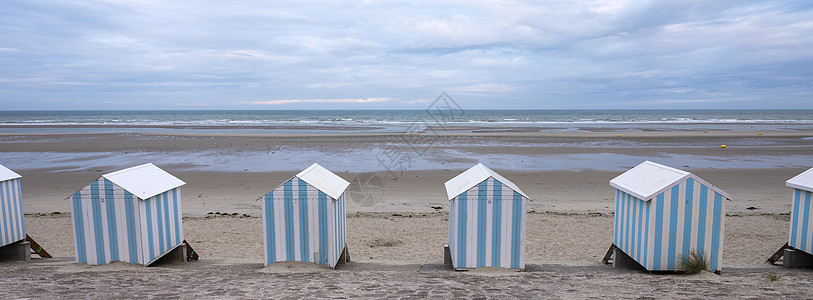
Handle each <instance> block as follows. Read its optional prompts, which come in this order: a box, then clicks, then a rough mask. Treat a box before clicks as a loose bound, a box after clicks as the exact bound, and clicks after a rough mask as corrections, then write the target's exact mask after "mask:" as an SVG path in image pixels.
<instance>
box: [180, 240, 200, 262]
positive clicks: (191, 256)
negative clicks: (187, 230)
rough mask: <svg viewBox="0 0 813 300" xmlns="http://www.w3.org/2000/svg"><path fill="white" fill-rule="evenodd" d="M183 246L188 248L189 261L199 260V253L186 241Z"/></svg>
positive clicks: (187, 257) (187, 256)
mask: <svg viewBox="0 0 813 300" xmlns="http://www.w3.org/2000/svg"><path fill="white" fill-rule="evenodd" d="M183 244H184V247H186V260H187V261H190V260H198V258H199V256H198V253H197V252H195V250H194V249H192V246H191V245H189V243H188V242H186V240H183Z"/></svg>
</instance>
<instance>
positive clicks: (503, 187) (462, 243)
mask: <svg viewBox="0 0 813 300" xmlns="http://www.w3.org/2000/svg"><path fill="white" fill-rule="evenodd" d="M446 196H447V197H448V199H449V254H451V260H452V266H453V267H454V269H455V270H461V269H473V268H478V267H504V268H510V269H518V270H524V269H525V221H526V216H525V212H526V211H527V200H528V196H527V195H525V193H523V192H522V190H520V189H519V187H517V186H516V185H515V184H514V183H513V182H511V181H509V180H508V179H506V178H505V177H502V176H501V175H500V174H497V172H494V171H493V170H491V169H489V168H488V167H486V166H484V165H483V164H479V163H478V164H477V165H476V166H474V167H472V168H470V169H468V170H466V171H465V172H463V173H460V174H459V175H457V176H455V177H454V178H452V179H451V180H449V181H447V182H446Z"/></svg>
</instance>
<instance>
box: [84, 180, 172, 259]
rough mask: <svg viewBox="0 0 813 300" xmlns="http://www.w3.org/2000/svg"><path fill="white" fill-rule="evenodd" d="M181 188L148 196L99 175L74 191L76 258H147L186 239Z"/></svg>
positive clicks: (159, 254)
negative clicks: (131, 191) (136, 195)
mask: <svg viewBox="0 0 813 300" xmlns="http://www.w3.org/2000/svg"><path fill="white" fill-rule="evenodd" d="M180 197H181V192H180V189H179V188H175V189H172V190H169V191H167V192H164V193H161V194H159V195H156V196H154V197H151V198H149V199H147V200H141V199H138V198H137V197H135V196H134V195H133V194H131V193H130V192H128V191H127V190H125V189H123V188H121V187H119V186H118V185H115V184H113V183H112V182H111V181H109V180H107V179H105V178H99V179H98V180H96V181H94V182H92V183H91V184H90V185H88V186H86V187H84V188H82V189H81V190H79V191H77V192H76V193H74V194H73V196H72V197H71V213H72V217H73V230H74V246H75V247H74V248H75V252H76V261H77V262H84V263H87V264H91V265H102V264H106V263H108V262H111V261H124V262H129V263H137V264H149V263H151V262H152V261H154V260H155V259H157V258H159V257H160V256H162V255H163V254H165V253H167V252H169V251H170V250H172V249H173V248H175V247H176V246H178V245H180V244H181V242H182V241H183V239H184V238H183V224H182V219H181V214H182V210H181V200H180V199H181V198H180Z"/></svg>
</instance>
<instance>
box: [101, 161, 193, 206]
mask: <svg viewBox="0 0 813 300" xmlns="http://www.w3.org/2000/svg"><path fill="white" fill-rule="evenodd" d="M102 177H104V178H106V179H107V180H110V181H111V182H113V183H115V184H116V185H118V186H120V187H121V188H123V189H125V190H127V191H128V192H130V193H132V194H133V195H135V196H136V197H138V198H140V199H149V198H150V197H152V196H155V195H158V194H160V193H163V192H166V191H168V190H171V189H174V188H176V187H179V186H182V185H184V184H186V182H183V181H182V180H180V179H178V178H177V177H175V176H172V175H171V174H169V173H167V172H166V171H164V170H162V169H161V168H159V167H156V166H155V165H153V164H151V163H146V164H143V165H140V166H135V167H132V168H127V169H124V170H120V171H116V172H113V173H108V174H104V175H102Z"/></svg>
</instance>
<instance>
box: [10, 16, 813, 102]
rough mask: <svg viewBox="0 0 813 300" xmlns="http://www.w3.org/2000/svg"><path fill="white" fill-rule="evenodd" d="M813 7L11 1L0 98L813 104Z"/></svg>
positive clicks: (156, 100) (99, 100)
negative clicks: (443, 97)
mask: <svg viewBox="0 0 813 300" xmlns="http://www.w3.org/2000/svg"><path fill="white" fill-rule="evenodd" d="M811 15H813V5H811V4H808V3H806V2H801V1H797V2H787V1H779V0H757V1H734V2H720V1H657V2H652V1H632V0H624V1H617V0H600V1H593V0H576V1H544V2H529V1H519V0H516V1H515V0H504V1H474V2H472V1H459V0H452V1H434V2H429V1H409V2H389V1H335V2H320V3H318V4H313V2H299V1H273V2H268V1H259V0H253V1H252V0H249V1H215V0H201V1H196V2H171V3H170V2H166V1H152V0H138V1H121V0H89V1H70V0H53V1H48V2H47V3H44V2H42V3H41V2H30V1H29V2H17V1H11V2H8V3H4V5H3V10H0V28H3V29H4V30H0V41H2V44H1V45H0V74H3V75H2V77H3V78H0V101H12V100H6V99H13V101H14V102H15V103H19V104H15V105H18V106H20V107H22V106H25V108H28V109H38V108H41V107H48V108H53V109H95V108H97V107H98V106H97V105H95V103H100V102H101V101H102V100H104V99H117V100H121V101H124V102H127V101H129V102H130V103H131V104H130V105H128V106H127V107H128V108H138V107H143V108H150V109H160V108H161V107H167V108H172V107H177V106H178V105H180V103H204V102H205V103H209V104H211V108H215V109H240V108H244V107H245V106H246V104H248V103H252V102H247V101H248V100H247V99H257V97H258V95H269V97H272V98H273V99H281V100H269V101H255V102H256V103H255V104H257V105H281V104H291V105H292V106H293V107H303V108H311V107H316V106H318V108H319V109H342V108H344V106H345V105H347V104H348V103H357V104H358V105H356V106H358V107H363V108H377V109H387V108H397V109H421V108H422V107H421V106H422V105H424V104H425V103H422V102H416V101H407V100H391V101H390V100H387V101H367V102H359V101H357V100H370V99H431V98H433V97H435V96H436V95H437V94H439V93H440V92H441V91H449V92H450V93H452V94H453V96H456V98H455V99H456V100H458V101H459V102H461V103H463V104H461V105H464V104H465V105H464V106H466V107H467V108H469V109H478V108H486V109H487V108H502V107H513V108H545V109H549V108H599V107H609V108H650V107H651V106H655V105H660V106H658V107H664V108H727V107H738V108H761V107H774V108H781V107H788V108H813V98H811V94H812V93H811V91H812V90H813V84H812V83H811V82H813V51H809V49H813V21H812V20H813V18H810V16H811ZM55 83H57V84H55ZM71 83H81V84H82V85H72V84H71ZM455 93H458V94H459V95H460V96H459V97H457V95H454V94H455ZM337 95H379V96H380V97H381V98H368V99H334V98H336V97H343V96H337ZM675 97H679V98H680V99H681V100H686V101H687V102H663V103H654V102H651V99H666V100H669V99H672V98H675ZM752 97H757V98H760V97H762V98H764V99H769V100H764V101H759V100H752V99H753V98H752ZM49 99H60V100H49ZM297 99H300V100H297ZM495 99H499V100H500V101H495ZM715 99H725V100H726V101H707V100H715ZM77 100H81V101H82V105H76V104H74V103H73V102H74V101H77ZM350 100H353V101H350ZM805 100H807V101H805ZM94 101H95V102H94ZM261 102H268V103H264V104H259V103H261ZM308 103H319V105H307V104H308ZM738 105H740V106H738ZM104 108H109V109H116V108H117V107H112V106H105V107H104Z"/></svg>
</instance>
